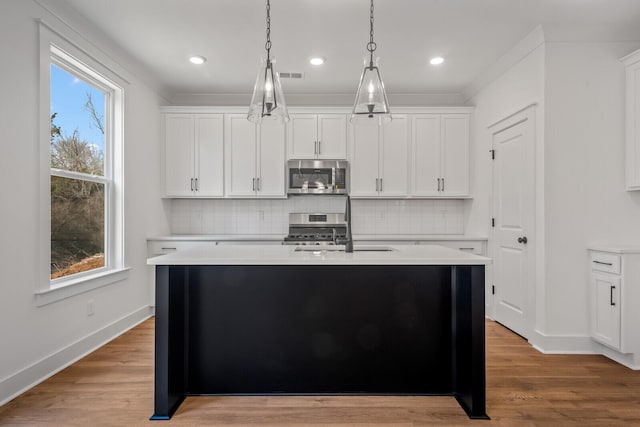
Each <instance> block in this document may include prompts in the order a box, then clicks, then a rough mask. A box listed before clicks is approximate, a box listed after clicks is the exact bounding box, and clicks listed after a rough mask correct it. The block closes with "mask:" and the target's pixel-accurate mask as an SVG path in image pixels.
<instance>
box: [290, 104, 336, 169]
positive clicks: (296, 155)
mask: <svg viewBox="0 0 640 427" xmlns="http://www.w3.org/2000/svg"><path fill="white" fill-rule="evenodd" d="M289 117H290V120H289V122H288V123H287V147H288V148H287V158H289V159H346V157H347V115H346V114H290V115H289Z"/></svg>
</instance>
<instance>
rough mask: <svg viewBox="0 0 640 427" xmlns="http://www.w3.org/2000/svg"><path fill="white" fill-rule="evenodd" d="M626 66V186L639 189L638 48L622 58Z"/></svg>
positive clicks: (639, 92) (639, 104) (639, 105)
mask: <svg viewBox="0 0 640 427" xmlns="http://www.w3.org/2000/svg"><path fill="white" fill-rule="evenodd" d="M622 62H623V63H624V65H625V66H626V75H627V82H626V107H625V109H626V120H625V121H626V131H625V134H626V165H625V166H626V188H627V190H628V191H633V190H640V50H637V51H635V52H633V53H632V54H630V55H627V56H625V57H624V58H622Z"/></svg>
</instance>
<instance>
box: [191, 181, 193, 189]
mask: <svg viewBox="0 0 640 427" xmlns="http://www.w3.org/2000/svg"><path fill="white" fill-rule="evenodd" d="M191 191H193V178H191Z"/></svg>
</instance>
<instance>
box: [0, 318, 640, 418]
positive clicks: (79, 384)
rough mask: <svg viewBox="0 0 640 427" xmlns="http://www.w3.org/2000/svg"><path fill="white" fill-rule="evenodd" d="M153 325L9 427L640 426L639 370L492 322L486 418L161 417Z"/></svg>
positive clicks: (58, 382)
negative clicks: (551, 349)
mask: <svg viewBox="0 0 640 427" xmlns="http://www.w3.org/2000/svg"><path fill="white" fill-rule="evenodd" d="M153 325H154V324H153V319H149V320H147V321H146V322H144V323H142V324H141V325H140V326H138V327H136V328H134V329H132V330H131V331H129V332H128V333H126V334H124V335H122V336H121V337H119V338H117V339H115V340H114V341H112V342H111V343H109V344H108V345H106V346H104V347H102V348H101V349H99V350H97V351H95V352H94V353H92V354H90V355H89V356H87V357H86V358H84V359H82V360H80V361H79V362H77V363H75V364H74V365H72V366H70V367H69V368H67V369H65V370H64V371H62V372H60V373H59V374H57V375H55V376H54V377H52V378H50V379H49V380H47V381H45V382H43V383H42V384H40V385H38V386H36V387H34V388H33V389H31V390H30V391H28V392H27V393H25V394H23V395H22V396H20V397H18V398H17V399H14V400H13V401H11V402H9V403H8V404H6V405H4V406H3V407H0V425H2V426H83V427H84V426H143V425H154V426H156V427H161V426H164V425H167V426H205V425H209V426H274V427H275V426H278V427H285V426H315V427H318V426H350V427H360V426H393V427H409V426H427V425H428V426H489V425H491V426H518V427H520V426H563V427H564V426H582V427H585V426H598V427H599V426H607V427H608V426H640V372H638V371H632V370H630V369H627V368H625V367H624V366H621V365H619V364H617V363H615V362H612V361H610V360H609V359H607V358H605V357H602V356H573V355H572V356H565V355H544V354H541V353H539V352H538V351H536V350H534V349H533V348H532V347H531V346H529V345H528V344H527V343H526V341H524V340H523V339H522V338H521V337H519V336H517V335H515V334H513V333H512V332H510V331H509V330H507V329H505V328H504V327H502V326H500V325H499V324H497V323H494V322H491V321H487V413H488V414H489V416H490V417H491V421H482V420H477V421H472V420H469V419H468V418H467V417H466V415H465V414H464V412H463V411H462V409H461V408H460V407H459V406H458V404H457V403H456V402H455V400H454V399H453V398H450V397H370V396H369V397H367V396H364V397H361V396H354V397H326V396H318V397H262V396H259V397H191V398H187V400H186V401H185V402H184V403H183V404H182V406H181V407H180V409H179V410H178V412H177V413H176V415H175V416H174V417H173V418H172V419H171V420H170V421H148V418H149V416H150V415H151V413H152V411H153Z"/></svg>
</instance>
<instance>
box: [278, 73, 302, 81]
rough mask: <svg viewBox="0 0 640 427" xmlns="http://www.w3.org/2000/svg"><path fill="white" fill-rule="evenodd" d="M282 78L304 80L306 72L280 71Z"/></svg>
mask: <svg viewBox="0 0 640 427" xmlns="http://www.w3.org/2000/svg"><path fill="white" fill-rule="evenodd" d="M278 75H279V76H280V78H281V79H291V80H303V79H304V73H278Z"/></svg>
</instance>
